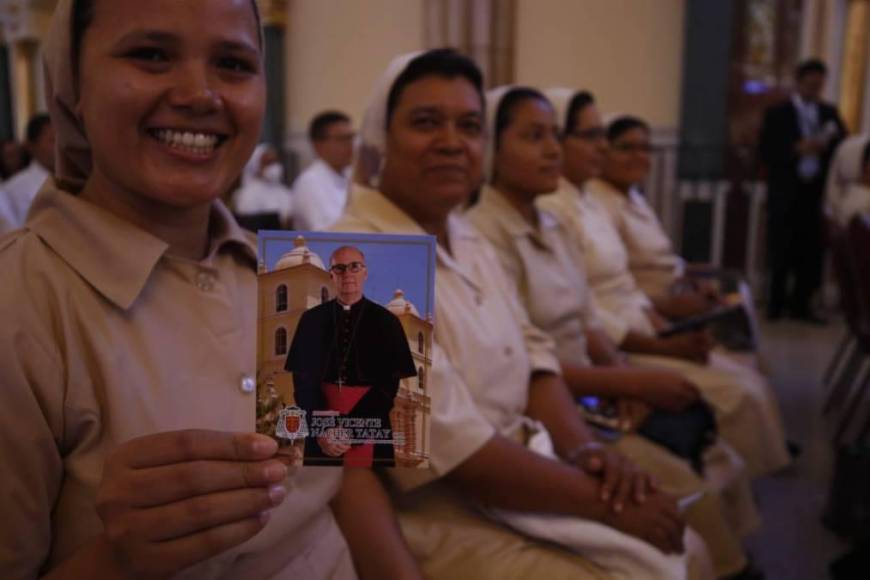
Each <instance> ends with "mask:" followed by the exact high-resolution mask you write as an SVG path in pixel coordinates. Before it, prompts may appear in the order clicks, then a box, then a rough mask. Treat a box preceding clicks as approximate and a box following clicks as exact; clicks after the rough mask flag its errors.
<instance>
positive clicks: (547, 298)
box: [467, 87, 756, 577]
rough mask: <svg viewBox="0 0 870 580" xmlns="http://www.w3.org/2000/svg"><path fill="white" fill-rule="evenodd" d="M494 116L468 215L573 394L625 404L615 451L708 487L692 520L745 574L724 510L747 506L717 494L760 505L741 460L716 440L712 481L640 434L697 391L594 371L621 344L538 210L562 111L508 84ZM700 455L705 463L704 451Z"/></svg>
mask: <svg viewBox="0 0 870 580" xmlns="http://www.w3.org/2000/svg"><path fill="white" fill-rule="evenodd" d="M487 112H488V118H489V123H488V127H487V129H488V135H489V136H490V140H489V143H488V146H489V154H488V155H487V156H486V159H487V166H486V167H485V173H486V176H487V185H485V186H484V188H483V190H482V192H481V194H480V199H479V201H478V202H477V203H476V204H475V205H474V206H473V207H472V208H471V209H470V210H469V211H468V213H467V215H468V217H469V219H470V220H471V221H472V223H473V224H474V225H475V226H476V227H477V229H478V230H479V231H480V232H481V233H482V234H483V235H484V236H485V237H486V238H487V239H488V240H489V241H490V242H491V243H492V244H493V246H494V247H495V249H496V251H497V253H498V256H499V259H500V260H501V263H502V265H503V266H504V269H505V272H506V273H507V274H508V277H509V278H510V279H511V281H512V282H513V283H514V285H515V286H516V288H517V289H518V291H519V292H520V298H521V299H522V303H523V306H524V307H525V309H526V311H527V312H528V313H529V317H530V319H531V322H532V323H533V324H534V325H535V326H537V327H538V328H540V329H541V330H543V331H544V332H546V333H547V334H549V335H550V336H551V337H552V338H553V339H554V340H555V342H556V353H557V356H558V358H559V364H560V366H561V370H562V373H563V376H564V377H565V381H566V383H567V384H568V386H569V388H570V389H571V391H572V393H573V394H574V395H575V396H577V397H581V396H585V395H594V396H598V397H603V398H606V399H608V400H613V401H616V400H618V403H619V405H618V408H619V411H620V413H621V416H620V417H619V418H620V420H621V421H622V422H623V424H622V425H620V426H619V427H620V429H622V430H624V431H625V433H621V432H620V430H618V429H614V430H611V429H608V430H607V432H608V434H609V436H610V437H613V438H615V439H616V443H615V446H616V449H618V450H619V451H620V452H622V453H623V454H624V455H626V456H627V457H629V458H630V459H631V460H632V461H633V462H635V463H636V464H637V465H639V466H641V467H642V468H643V469H646V470H647V471H649V472H650V473H651V474H652V475H653V476H654V477H655V478H656V480H657V482H658V483H659V484H660V486H661V487H662V489H664V490H665V491H668V492H669V493H672V494H674V495H676V496H688V495H690V494H692V493H694V492H697V491H699V490H703V491H704V493H705V496H704V498H703V499H702V500H701V501H700V502H699V503H697V504H695V505H694V506H693V507H692V508H690V509H689V510H688V511H687V512H686V520H687V522H688V524H689V525H690V526H692V527H693V528H694V529H695V530H696V531H698V532H699V533H700V534H701V536H702V537H703V538H704V540H705V541H706V543H707V546H708V548H709V549H710V552H711V556H712V558H713V562H714V567H715V571H716V574H717V576H718V577H729V576H732V575H734V574H737V573H739V572H741V571H744V570H745V569H746V567H747V560H746V557H745V555H744V554H743V550H742V548H741V546H740V541H739V538H738V537H737V534H736V533H735V531H734V530H732V529H730V528H729V524H728V521H727V519H726V518H725V517H724V514H723V507H724V509H726V510H729V511H731V512H732V513H733V512H734V511H735V509H740V508H741V506H731V505H728V506H721V505H720V498H719V495H718V490H717V488H725V487H734V489H732V490H730V494H731V495H735V492H736V494H737V495H740V496H742V497H741V499H742V501H743V502H744V504H745V505H746V506H748V507H749V508H750V509H751V508H752V496H751V491H750V489H749V487H748V485H747V483H748V482H747V480H746V478H745V477H742V476H741V471H742V470H743V464H742V461H740V459H739V458H738V457H737V456H736V454H735V453H734V452H733V451H731V450H730V449H724V447H725V444H724V443H721V442H720V443H717V444H715V445H714V447H717V446H718V447H723V448H722V449H717V450H714V449H708V452H707V453H705V454H704V457H703V460H704V462H705V465H704V467H705V470H704V473H705V475H706V476H707V477H706V478H705V479H707V480H708V482H709V485H708V483H707V482H705V481H704V480H702V479H701V478H700V477H699V476H698V475H696V474H695V473H694V472H693V471H692V467H691V466H690V465H689V463H688V462H687V461H686V460H685V459H681V458H679V457H677V456H675V455H672V454H671V453H670V452H669V451H668V450H667V449H666V448H664V447H660V446H658V445H656V444H655V443H653V442H651V441H649V440H647V439H645V438H643V437H641V436H640V435H638V434H636V433H635V432H634V430H635V429H636V428H637V427H638V426H640V424H642V423H643V422H644V420H645V419H646V417H647V415H648V414H649V412H650V411H651V410H653V409H655V410H661V411H663V412H665V413H668V414H670V413H674V414H678V413H680V412H681V411H684V410H686V409H687V408H689V407H690V406H692V405H693V404H697V403H698V401H699V399H700V394H699V392H698V389H697V387H695V386H694V385H692V384H691V383H690V382H689V381H687V380H685V379H684V378H683V377H682V376H681V375H680V374H679V373H675V372H672V371H665V370H659V369H641V368H634V367H630V366H628V365H626V364H625V363H624V362H623V361H622V357H614V358H615V359H616V361H614V364H613V365H612V366H611V365H607V366H599V367H593V366H592V363H591V360H590V358H589V354H588V342H587V337H588V339H589V341H591V342H593V343H594V344H596V348H599V349H605V350H608V351H610V352H615V351H616V350H617V349H616V346H615V345H614V344H613V343H612V342H611V341H610V339H609V338H608V337H607V336H606V335H605V334H604V333H603V331H602V330H601V328H600V324H599V323H598V321H597V319H596V317H595V313H594V312H593V305H592V300H591V295H590V292H589V289H588V286H587V282H586V277H585V273H584V271H583V266H582V264H583V260H582V256H578V255H577V248H576V247H575V246H574V245H573V244H572V243H570V240H569V239H568V235H567V232H566V231H565V229H564V227H563V226H562V225H561V224H560V223H559V222H558V220H557V218H556V217H555V216H554V215H552V214H551V213H549V212H546V211H544V210H541V209H539V208H537V207H536V206H535V198H536V197H538V196H540V195H542V194H546V193H550V192H552V191H553V190H554V189H556V187H557V186H558V181H559V176H560V169H561V161H562V157H561V151H562V148H561V144H560V132H559V129H558V124H557V122H556V114H555V111H554V110H553V106H552V105H551V104H550V102H549V101H548V100H547V98H546V97H545V96H544V95H543V94H541V93H540V92H539V91H537V90H535V89H531V88H527V87H503V88H500V89H495V90H493V91H490V92H489V93H488V94H487ZM687 426H688V425H687ZM697 435H698V437H699V438H700V439H706V438H707V437H708V435H709V434H708V433H707V432H706V429H702V430H700V431H698V432H697ZM699 447H700V446H699ZM696 451H697V452H698V453H699V456H698V458H697V459H699V460H700V459H701V457H700V452H701V451H703V449H701V448H698V449H696ZM744 509H745V508H744ZM752 516H753V519H756V518H755V517H754V516H755V514H754V513H753V514H752Z"/></svg>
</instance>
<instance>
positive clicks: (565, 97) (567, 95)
mask: <svg viewBox="0 0 870 580" xmlns="http://www.w3.org/2000/svg"><path fill="white" fill-rule="evenodd" d="M579 92H580V91H577V90H574V89H569V88H566V87H552V88H549V89H547V90H545V91H544V95H545V96H546V97H547V98H548V99H550V103H551V104H552V105H553V108H554V109H555V110H556V123H558V124H559V130H560V131H567V130H568V129H569V127H568V107H569V106H570V105H571V100H572V99H573V98H574V96H575V95H576V94H577V93H579Z"/></svg>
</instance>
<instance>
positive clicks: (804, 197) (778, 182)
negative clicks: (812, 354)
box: [760, 60, 846, 323]
mask: <svg viewBox="0 0 870 580" xmlns="http://www.w3.org/2000/svg"><path fill="white" fill-rule="evenodd" d="M826 76H827V68H826V67H825V65H824V63H822V62H821V61H819V60H808V61H805V62H803V63H801V64H800V65H799V66H798V67H797V70H796V72H795V92H794V93H793V94H792V95H791V97H790V98H789V99H788V100H787V101H785V102H783V103H780V104H777V105H774V106H772V107H770V108H769V109H768V110H767V111H766V112H765V115H764V123H763V125H762V129H761V139H760V150H761V158H762V160H763V161H764V163H765V165H766V166H767V172H768V174H767V259H768V267H769V272H770V279H769V294H768V304H767V315H768V318H770V319H771V320H776V319H778V318H780V317H781V316H782V315H783V314H784V311H785V310H786V309H788V313H789V314H790V315H791V316H792V317H793V318H796V319H800V320H804V321H808V322H816V323H821V322H824V321H823V320H822V319H821V318H819V317H818V315H817V314H815V313H814V312H813V311H812V309H811V299H812V297H813V294H814V293H815V291H816V290H817V289H818V288H819V287H820V286H821V282H822V265H823V262H824V227H823V213H822V198H823V194H824V185H825V178H826V175H827V172H828V165H829V164H830V161H831V156H832V154H833V152H834V149H835V148H836V146H837V144H838V143H839V142H840V141H841V140H842V139H843V137H844V136H845V135H846V129H845V127H844V125H843V122H842V120H841V119H840V115H839V114H838V113H837V109H836V108H835V107H833V106H832V105H829V104H827V103H824V102H822V101H821V100H820V98H821V94H822V89H823V88H824V85H825V78H826ZM789 282H792V284H793V286H792V288H791V292H789Z"/></svg>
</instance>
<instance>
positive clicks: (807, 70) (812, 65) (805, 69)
mask: <svg viewBox="0 0 870 580" xmlns="http://www.w3.org/2000/svg"><path fill="white" fill-rule="evenodd" d="M813 73H816V74H821V75H827V74H828V67H827V66H826V65H825V63H823V62H822V61H821V60H819V59H817V58H810V59H807V60H805V61H803V62H801V63H800V64H799V65H798V66H797V68H796V69H795V71H794V76H795V78H796V79H797V80H801V79H802V78H804V77H805V76H807V75H809V74H813Z"/></svg>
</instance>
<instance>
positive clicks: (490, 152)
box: [483, 85, 518, 183]
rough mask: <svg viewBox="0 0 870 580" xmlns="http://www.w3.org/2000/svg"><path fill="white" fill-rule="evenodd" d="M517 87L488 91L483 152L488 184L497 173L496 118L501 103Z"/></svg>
mask: <svg viewBox="0 0 870 580" xmlns="http://www.w3.org/2000/svg"><path fill="white" fill-rule="evenodd" d="M516 88H518V87H517V85H502V86H500V87H496V88H494V89H490V90H488V91H486V137H487V138H486V147H485V149H484V151H483V175H484V179H485V180H486V183H490V182H492V178H493V176H494V175H493V174H494V173H495V118H496V115H498V108H499V106H501V101H502V99H503V98H504V97H505V95H507V94H508V93H509V92H511V91H512V90H513V89H516Z"/></svg>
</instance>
